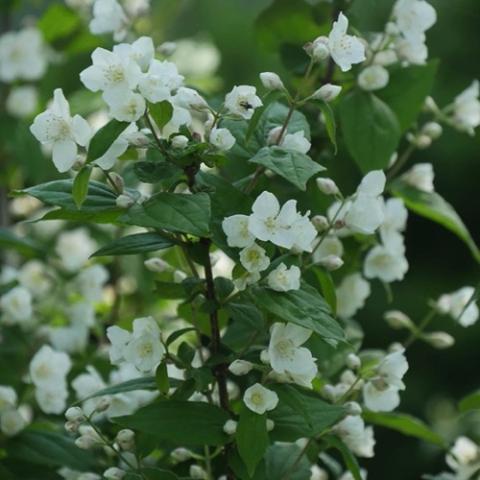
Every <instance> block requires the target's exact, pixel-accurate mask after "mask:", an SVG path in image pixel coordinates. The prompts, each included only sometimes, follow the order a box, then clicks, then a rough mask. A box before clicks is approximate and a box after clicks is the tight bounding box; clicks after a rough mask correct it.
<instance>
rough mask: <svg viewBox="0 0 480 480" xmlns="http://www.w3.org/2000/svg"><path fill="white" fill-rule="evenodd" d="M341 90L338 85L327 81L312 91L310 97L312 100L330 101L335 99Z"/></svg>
mask: <svg viewBox="0 0 480 480" xmlns="http://www.w3.org/2000/svg"><path fill="white" fill-rule="evenodd" d="M341 91H342V87H341V86H340V85H333V84H331V83H327V84H325V85H323V86H321V87H320V88H319V89H318V90H316V91H315V92H313V94H312V95H311V96H310V98H312V99H314V100H323V101H324V102H327V103H328V102H332V101H333V100H335V99H336V98H337V97H338V96H339V95H340V92H341Z"/></svg>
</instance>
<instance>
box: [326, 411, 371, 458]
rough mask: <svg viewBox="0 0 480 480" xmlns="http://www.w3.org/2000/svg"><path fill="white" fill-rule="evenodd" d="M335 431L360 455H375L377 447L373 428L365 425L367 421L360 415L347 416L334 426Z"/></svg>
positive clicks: (366, 456) (368, 456)
mask: <svg viewBox="0 0 480 480" xmlns="http://www.w3.org/2000/svg"><path fill="white" fill-rule="evenodd" d="M334 432H335V433H336V434H337V435H339V436H340V438H341V439H342V440H343V441H344V442H345V444H346V445H347V446H348V448H350V449H351V450H352V452H353V453H354V454H355V455H357V456H358V457H365V458H371V457H373V455H374V451H373V449H374V447H375V438H374V436H373V428H372V427H365V422H364V421H363V419H362V417H360V416H359V415H348V416H347V417H345V418H344V419H343V420H342V421H341V422H340V423H338V424H337V425H336V426H335V427H334Z"/></svg>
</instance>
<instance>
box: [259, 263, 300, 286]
mask: <svg viewBox="0 0 480 480" xmlns="http://www.w3.org/2000/svg"><path fill="white" fill-rule="evenodd" d="M300 277H301V272H300V269H299V268H298V267H297V266H296V265H292V266H291V267H290V268H287V266H286V265H285V264H284V263H281V264H280V265H278V267H277V268H275V269H274V270H272V271H271V272H270V273H269V274H268V277H267V281H268V286H269V287H270V288H271V289H273V290H276V291H277V292H288V291H289V290H298V289H299V288H300Z"/></svg>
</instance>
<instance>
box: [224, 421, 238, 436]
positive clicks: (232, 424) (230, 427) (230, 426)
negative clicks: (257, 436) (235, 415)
mask: <svg viewBox="0 0 480 480" xmlns="http://www.w3.org/2000/svg"><path fill="white" fill-rule="evenodd" d="M223 431H224V432H225V433H226V434H227V435H234V434H235V432H236V431H237V422H236V421H235V420H231V419H230V420H227V421H226V422H225V424H224V425H223Z"/></svg>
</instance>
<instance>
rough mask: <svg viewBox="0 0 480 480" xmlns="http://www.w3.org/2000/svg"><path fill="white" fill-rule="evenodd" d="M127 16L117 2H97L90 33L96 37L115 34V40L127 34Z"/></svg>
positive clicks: (99, 0) (113, 0)
mask: <svg viewBox="0 0 480 480" xmlns="http://www.w3.org/2000/svg"><path fill="white" fill-rule="evenodd" d="M127 20H128V19H127V16H126V15H125V12H124V11H123V8H122V7H121V6H120V4H119V3H118V2H117V0H95V3H94V5H93V18H92V20H91V21H90V25H89V27H90V31H91V32H92V33H93V34H94V35H101V34H104V33H113V34H114V39H115V40H121V39H122V38H123V37H124V36H125V34H126V30H125V28H126V24H127Z"/></svg>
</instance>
